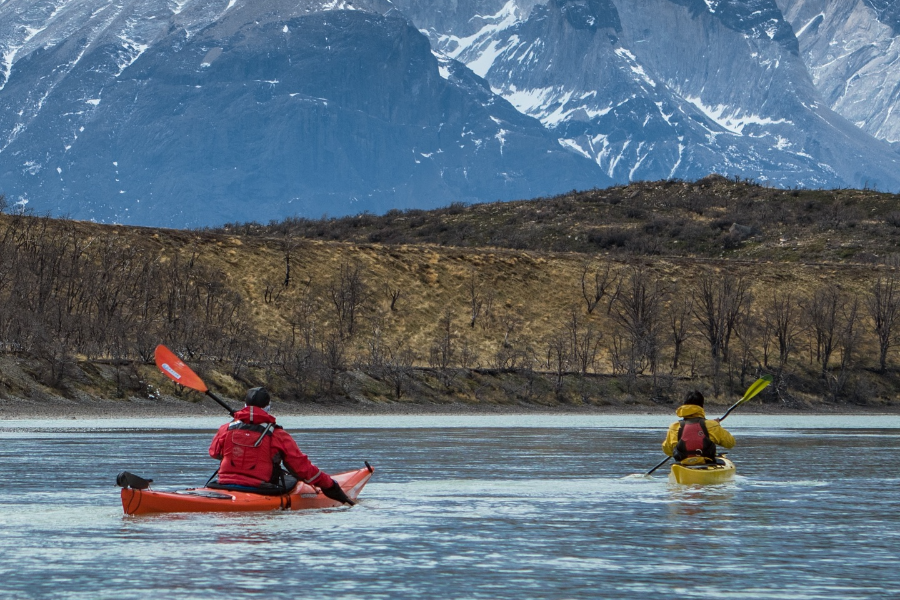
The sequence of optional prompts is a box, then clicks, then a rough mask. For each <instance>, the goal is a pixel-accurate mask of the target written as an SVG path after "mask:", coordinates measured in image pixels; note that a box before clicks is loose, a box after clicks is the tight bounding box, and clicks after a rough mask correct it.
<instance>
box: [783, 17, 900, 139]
mask: <svg viewBox="0 0 900 600" xmlns="http://www.w3.org/2000/svg"><path fill="white" fill-rule="evenodd" d="M778 4H779V6H780V7H781V8H782V10H783V11H784V14H785V17H786V18H787V19H788V21H790V23H791V25H793V28H794V31H795V32H796V35H797V39H798V40H799V42H800V52H801V54H802V56H803V59H804V61H805V62H806V65H807V67H808V68H809V72H810V73H811V74H812V79H813V82H814V83H815V85H816V87H817V88H818V89H819V91H820V92H821V93H822V96H823V97H824V99H825V101H826V102H827V103H828V105H829V106H830V107H831V108H832V109H833V110H834V111H835V112H837V113H839V114H840V115H842V116H844V117H846V118H847V119H848V120H850V121H851V122H852V123H854V124H855V125H856V126H857V127H859V128H860V129H862V130H863V131H865V132H867V133H869V134H871V135H872V136H874V137H876V138H879V139H882V140H885V141H888V142H890V143H892V144H894V146H895V148H896V149H897V150H898V151H900V1H897V0H778Z"/></svg>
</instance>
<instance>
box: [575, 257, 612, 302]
mask: <svg viewBox="0 0 900 600" xmlns="http://www.w3.org/2000/svg"><path fill="white" fill-rule="evenodd" d="M617 283H618V275H616V273H615V271H613V268H612V264H611V263H610V262H609V261H606V262H604V263H603V264H602V265H600V266H598V267H596V268H594V267H593V265H591V264H590V263H588V262H586V263H585V264H584V265H583V267H582V269H581V295H582V297H583V298H584V302H585V304H586V305H587V312H588V314H589V315H590V314H593V312H594V309H595V308H597V305H598V304H599V303H600V301H601V300H603V298H605V297H608V296H609V297H610V298H611V299H612V298H614V297H615V294H614V292H613V288H615V287H616V284H617Z"/></svg>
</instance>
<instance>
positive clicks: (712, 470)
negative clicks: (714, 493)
mask: <svg viewBox="0 0 900 600" xmlns="http://www.w3.org/2000/svg"><path fill="white" fill-rule="evenodd" d="M718 460H719V461H721V462H722V463H723V464H716V465H690V466H685V465H681V464H679V463H675V464H674V465H672V470H671V471H670V472H669V482H670V483H680V484H682V485H707V484H714V483H724V482H726V481H730V480H732V479H734V474H735V468H734V463H733V462H731V461H730V460H728V459H727V458H724V457H721V456H720V457H719V459H718Z"/></svg>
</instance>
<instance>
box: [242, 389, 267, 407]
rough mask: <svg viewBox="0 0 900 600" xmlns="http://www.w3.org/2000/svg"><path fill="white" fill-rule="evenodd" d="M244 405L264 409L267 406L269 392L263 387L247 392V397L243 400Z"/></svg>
mask: <svg viewBox="0 0 900 600" xmlns="http://www.w3.org/2000/svg"><path fill="white" fill-rule="evenodd" d="M244 404H246V405H247V406H257V407H259V408H265V407H267V406H268V405H269V392H267V391H266V388H264V387H255V388H251V389H250V390H247V396H246V397H245V398H244Z"/></svg>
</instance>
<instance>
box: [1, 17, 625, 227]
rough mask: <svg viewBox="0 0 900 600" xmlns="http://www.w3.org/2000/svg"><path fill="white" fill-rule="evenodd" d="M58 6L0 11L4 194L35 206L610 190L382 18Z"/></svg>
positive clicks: (195, 216) (268, 210)
mask: <svg viewBox="0 0 900 600" xmlns="http://www.w3.org/2000/svg"><path fill="white" fill-rule="evenodd" d="M56 2H57V3H56V4H51V3H49V2H48V3H44V4H41V3H39V2H33V1H28V2H20V1H18V0H7V1H6V2H4V3H2V4H0V23H2V24H3V27H4V30H3V31H2V32H0V39H2V40H3V41H2V45H0V56H2V60H0V65H2V67H0V68H2V70H0V86H2V87H0V192H3V193H6V194H7V196H8V199H9V200H12V201H14V202H16V201H19V202H21V201H22V200H27V201H28V205H27V206H28V207H29V208H33V209H34V210H36V211H38V212H46V211H51V212H53V213H56V214H69V215H71V216H73V217H75V218H94V219H97V220H103V221H118V222H124V223H140V224H160V225H169V226H178V227H183V226H197V225H207V224H218V223H222V222H226V221H234V220H257V221H261V222H266V221H268V220H270V219H275V218H281V217H284V216H289V215H294V214H302V215H307V216H321V215H322V214H323V213H328V214H332V215H335V214H347V213H355V212H361V211H364V210H370V211H384V210H387V209H389V208H392V207H400V208H404V207H413V206H415V207H423V208H427V207H434V206H438V205H447V204H450V203H451V202H454V201H476V200H497V199H511V198H528V197H535V196H540V195H544V194H551V193H559V192H563V191H568V190H571V189H573V188H589V187H592V186H595V185H607V184H609V183H610V181H611V180H610V179H609V178H607V177H606V176H605V175H604V174H603V173H602V172H601V171H600V169H599V167H597V165H595V164H594V163H592V162H591V161H589V160H587V159H585V158H584V157H581V156H578V155H576V154H573V153H571V152H569V151H568V150H567V149H565V148H563V147H562V146H560V145H559V143H558V142H557V140H556V137H555V136H554V135H552V134H551V133H550V132H548V131H547V130H546V129H545V128H544V127H542V126H541V124H540V123H539V122H538V121H537V120H535V119H533V118H531V117H528V116H525V115H523V114H521V113H520V112H518V111H516V110H515V109H514V108H513V107H512V106H511V105H510V104H509V103H507V102H506V101H505V100H503V99H502V98H500V97H498V96H496V95H494V94H493V93H492V92H491V91H490V89H489V88H488V86H487V85H486V83H485V82H484V81H483V80H481V79H480V78H478V77H476V76H474V75H473V74H472V73H471V71H469V70H468V69H466V68H465V67H463V66H462V65H461V64H459V63H456V62H455V61H451V60H447V59H442V60H441V61H439V60H438V59H437V58H436V57H435V56H434V55H433V53H432V49H431V47H430V46H429V43H428V40H427V38H426V37H425V36H423V35H422V34H421V33H420V32H419V31H418V30H417V29H416V28H415V27H413V26H412V25H411V24H410V23H409V22H408V20H407V19H405V18H404V17H403V16H402V15H399V14H397V13H396V11H391V9H390V7H385V8H384V12H385V13H387V16H382V15H380V14H375V13H371V12H364V11H356V10H327V11H324V10H321V9H323V8H332V7H331V6H330V5H326V6H324V7H323V6H321V5H315V4H313V3H311V2H306V3H301V4H299V5H298V4H297V3H295V2H281V3H279V2H271V1H268V0H267V2H264V3H256V2H240V1H236V0H221V1H217V0H188V1H186V2H183V3H181V4H175V3H173V2H165V1H160V0H138V1H133V2H126V3H121V4H113V3H108V2H106V1H105V0H104V1H102V2H101V1H99V0H96V1H92V0H73V1H69V2H65V1H64V0H56ZM338 8H340V7H338ZM392 12H393V13H395V14H391V13H392ZM14 21H15V22H16V23H17V24H16V25H14V26H11V25H10V24H11V23H13V22H14Z"/></svg>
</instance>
